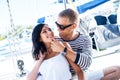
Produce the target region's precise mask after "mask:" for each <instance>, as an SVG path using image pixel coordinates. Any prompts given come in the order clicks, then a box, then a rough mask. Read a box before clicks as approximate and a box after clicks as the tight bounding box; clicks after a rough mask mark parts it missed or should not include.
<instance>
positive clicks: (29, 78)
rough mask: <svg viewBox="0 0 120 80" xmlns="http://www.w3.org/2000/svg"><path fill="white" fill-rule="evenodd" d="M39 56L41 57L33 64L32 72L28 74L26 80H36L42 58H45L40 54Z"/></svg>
mask: <svg viewBox="0 0 120 80" xmlns="http://www.w3.org/2000/svg"><path fill="white" fill-rule="evenodd" d="M40 56H41V57H40V58H39V60H37V61H36V64H35V66H34V68H33V69H32V71H31V72H30V73H29V74H28V76H27V80H37V77H38V73H39V68H40V65H41V64H42V62H43V60H44V58H45V55H44V54H40Z"/></svg>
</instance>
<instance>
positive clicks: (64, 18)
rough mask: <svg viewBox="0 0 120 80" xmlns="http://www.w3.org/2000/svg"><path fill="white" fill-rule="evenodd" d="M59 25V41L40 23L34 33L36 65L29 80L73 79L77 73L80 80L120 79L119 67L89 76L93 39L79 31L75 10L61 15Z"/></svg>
mask: <svg viewBox="0 0 120 80" xmlns="http://www.w3.org/2000/svg"><path fill="white" fill-rule="evenodd" d="M55 23H56V25H57V26H58V31H59V35H60V37H61V38H59V39H58V38H57V39H56V38H55V37H54V34H53V32H52V30H51V29H50V28H49V26H48V25H47V24H38V25H37V26H35V28H34V30H33V33H32V42H33V50H32V51H33V52H32V55H33V58H34V59H35V60H36V65H35V67H34V68H33V70H32V71H31V72H30V73H29V74H28V76H27V79H28V80H72V79H73V75H74V74H77V77H78V79H79V80H85V78H86V80H118V79H119V78H120V73H119V72H120V67H119V66H115V67H114V66H113V67H109V68H106V69H104V70H100V71H98V72H95V73H89V74H87V75H86V73H87V69H88V68H89V66H90V65H91V62H92V40H91V38H90V37H89V36H87V35H84V34H80V33H79V32H76V30H75V29H76V28H77V26H78V14H77V13H76V12H75V11H74V10H72V9H66V10H63V11H62V12H60V13H59V15H58V19H57V22H55ZM69 65H70V67H69ZM83 72H84V73H83ZM71 73H72V74H71ZM94 74H95V75H94ZM89 76H90V77H89ZM91 76H92V77H91ZM73 80H74V79H73Z"/></svg>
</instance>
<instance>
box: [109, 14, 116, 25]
mask: <svg viewBox="0 0 120 80" xmlns="http://www.w3.org/2000/svg"><path fill="white" fill-rule="evenodd" d="M108 20H109V22H110V24H116V23H117V15H116V14H111V15H109V16H108Z"/></svg>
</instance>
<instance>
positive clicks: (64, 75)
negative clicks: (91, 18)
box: [27, 24, 83, 80]
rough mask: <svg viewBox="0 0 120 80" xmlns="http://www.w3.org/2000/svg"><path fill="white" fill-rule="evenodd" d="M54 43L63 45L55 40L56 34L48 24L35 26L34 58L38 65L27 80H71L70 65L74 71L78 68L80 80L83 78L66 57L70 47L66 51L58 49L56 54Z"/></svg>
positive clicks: (33, 39) (33, 36) (33, 40)
mask: <svg viewBox="0 0 120 80" xmlns="http://www.w3.org/2000/svg"><path fill="white" fill-rule="evenodd" d="M54 41H56V42H57V44H63V43H61V42H59V41H57V40H55V38H54V33H53V32H52V30H51V29H50V28H49V27H48V25H47V24H38V25H37V26H35V28H34V30H33V33H32V43H33V49H32V51H33V52H32V56H33V58H34V59H35V60H36V65H35V66H34V68H33V70H32V71H31V72H30V73H29V74H28V76H27V80H71V79H72V75H71V73H70V68H69V63H70V64H71V66H72V67H73V69H75V68H76V69H75V71H76V73H77V74H78V78H79V80H80V78H83V73H81V72H82V70H81V69H78V67H77V66H76V65H75V64H74V63H72V62H71V61H70V60H69V59H66V58H65V56H64V54H65V49H66V47H68V46H66V47H65V48H64V49H63V48H60V47H57V48H56V49H58V50H59V52H55V50H53V48H52V46H54V44H53V42H54ZM63 46H64V45H63ZM58 50H57V51H58ZM63 51H64V52H63ZM67 60H68V61H67ZM68 62H69V63H68ZM78 71H79V72H78ZM81 74H82V75H81ZM80 76H81V77H80ZM81 80H83V79H81Z"/></svg>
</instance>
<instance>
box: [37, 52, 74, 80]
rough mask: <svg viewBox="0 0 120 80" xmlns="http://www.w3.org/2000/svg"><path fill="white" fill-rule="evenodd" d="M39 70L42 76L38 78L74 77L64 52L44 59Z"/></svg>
mask: <svg viewBox="0 0 120 80" xmlns="http://www.w3.org/2000/svg"><path fill="white" fill-rule="evenodd" d="M39 72H40V73H41V76H40V75H39V76H38V78H37V80H70V79H71V78H72V75H71V73H70V68H69V64H68V62H67V60H66V58H65V57H64V56H63V55H62V54H59V55H57V56H55V57H52V58H50V59H47V60H44V61H43V63H42V64H41V66H40V69H39Z"/></svg>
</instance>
